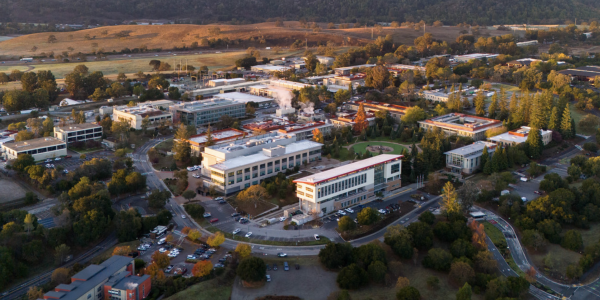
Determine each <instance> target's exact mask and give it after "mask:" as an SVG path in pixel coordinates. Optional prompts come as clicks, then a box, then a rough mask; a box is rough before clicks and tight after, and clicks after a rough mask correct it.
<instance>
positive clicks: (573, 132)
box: [571, 118, 577, 137]
mask: <svg viewBox="0 0 600 300" xmlns="http://www.w3.org/2000/svg"><path fill="white" fill-rule="evenodd" d="M571 134H572V135H573V137H575V136H576V135H577V127H576V126H575V119H573V118H571Z"/></svg>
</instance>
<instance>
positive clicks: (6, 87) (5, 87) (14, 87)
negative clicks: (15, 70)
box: [0, 81, 21, 91]
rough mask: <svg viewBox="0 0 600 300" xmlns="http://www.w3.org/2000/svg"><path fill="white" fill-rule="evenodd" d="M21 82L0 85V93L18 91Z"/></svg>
mask: <svg viewBox="0 0 600 300" xmlns="http://www.w3.org/2000/svg"><path fill="white" fill-rule="evenodd" d="M20 89H21V82H20V81H11V82H8V83H5V84H0V91H10V90H20Z"/></svg>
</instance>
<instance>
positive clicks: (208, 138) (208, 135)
mask: <svg viewBox="0 0 600 300" xmlns="http://www.w3.org/2000/svg"><path fill="white" fill-rule="evenodd" d="M214 144H215V141H214V140H213V136H212V130H211V129H210V124H208V128H207V129H206V142H204V146H206V147H209V146H212V145H214Z"/></svg>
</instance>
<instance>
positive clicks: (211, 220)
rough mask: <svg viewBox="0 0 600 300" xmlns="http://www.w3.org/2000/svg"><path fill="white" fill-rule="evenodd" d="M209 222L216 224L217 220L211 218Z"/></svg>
mask: <svg viewBox="0 0 600 300" xmlns="http://www.w3.org/2000/svg"><path fill="white" fill-rule="evenodd" d="M209 222H210V223H217V222H219V219H217V218H213V219H210V221H209Z"/></svg>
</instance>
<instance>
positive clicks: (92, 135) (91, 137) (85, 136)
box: [68, 132, 102, 142]
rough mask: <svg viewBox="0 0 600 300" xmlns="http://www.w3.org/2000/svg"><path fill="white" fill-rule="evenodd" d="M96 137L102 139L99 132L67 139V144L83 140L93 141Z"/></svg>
mask: <svg viewBox="0 0 600 300" xmlns="http://www.w3.org/2000/svg"><path fill="white" fill-rule="evenodd" d="M98 137H102V133H101V132H97V133H94V134H88V135H80V136H77V137H70V138H69V139H68V141H69V142H75V141H83V140H85V139H93V138H98Z"/></svg>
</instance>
